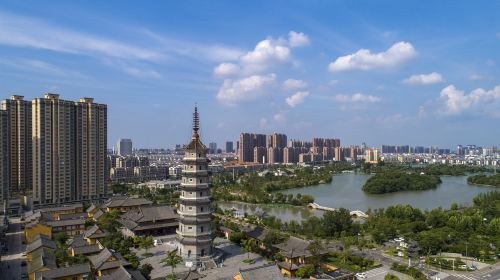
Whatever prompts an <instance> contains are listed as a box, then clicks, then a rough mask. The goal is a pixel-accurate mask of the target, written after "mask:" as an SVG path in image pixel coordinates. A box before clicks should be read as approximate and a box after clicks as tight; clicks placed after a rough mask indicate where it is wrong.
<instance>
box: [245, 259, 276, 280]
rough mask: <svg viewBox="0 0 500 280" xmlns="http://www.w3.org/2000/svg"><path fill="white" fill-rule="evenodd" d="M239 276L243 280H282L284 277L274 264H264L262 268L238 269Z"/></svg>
mask: <svg viewBox="0 0 500 280" xmlns="http://www.w3.org/2000/svg"><path fill="white" fill-rule="evenodd" d="M240 275H241V278H242V279H243V280H257V279H265V280H283V279H285V277H284V276H283V275H282V274H281V272H280V269H279V268H278V266H277V265H276V264H274V263H270V264H265V265H262V266H257V267H252V268H245V269H240Z"/></svg>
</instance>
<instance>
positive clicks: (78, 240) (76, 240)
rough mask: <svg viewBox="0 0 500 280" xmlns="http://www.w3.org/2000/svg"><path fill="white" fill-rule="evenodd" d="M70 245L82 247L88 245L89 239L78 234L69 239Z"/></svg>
mask: <svg viewBox="0 0 500 280" xmlns="http://www.w3.org/2000/svg"><path fill="white" fill-rule="evenodd" d="M68 245H69V246H70V247H71V248H77V247H82V246H87V245H88V244H87V241H85V239H83V235H77V236H75V237H73V239H71V240H69V241H68Z"/></svg>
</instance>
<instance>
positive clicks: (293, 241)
mask: <svg viewBox="0 0 500 280" xmlns="http://www.w3.org/2000/svg"><path fill="white" fill-rule="evenodd" d="M310 244H311V242H310V241H308V240H304V239H300V238H297V237H293V236H290V237H289V238H288V239H287V240H285V241H284V242H282V243H280V244H276V245H274V247H276V248H278V249H279V250H280V253H281V255H283V256H285V257H289V258H291V257H294V258H295V257H299V256H306V257H310V256H312V254H311V252H310V251H309V249H308V248H309V245H310ZM327 250H328V249H327V246H326V245H325V246H323V250H322V251H323V252H322V253H326V251H327Z"/></svg>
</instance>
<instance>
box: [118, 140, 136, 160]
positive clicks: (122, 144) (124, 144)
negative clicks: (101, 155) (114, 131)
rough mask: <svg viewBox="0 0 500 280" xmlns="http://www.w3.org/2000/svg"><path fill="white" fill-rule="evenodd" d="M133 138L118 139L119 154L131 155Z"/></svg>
mask: <svg viewBox="0 0 500 280" xmlns="http://www.w3.org/2000/svg"><path fill="white" fill-rule="evenodd" d="M132 148H133V146H132V140H131V139H118V142H117V143H116V151H117V152H118V155H119V156H131V155H132V153H133V150H132Z"/></svg>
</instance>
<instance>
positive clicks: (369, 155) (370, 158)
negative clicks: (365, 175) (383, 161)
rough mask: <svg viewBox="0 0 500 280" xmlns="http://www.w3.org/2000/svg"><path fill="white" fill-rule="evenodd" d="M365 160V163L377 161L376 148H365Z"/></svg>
mask: <svg viewBox="0 0 500 280" xmlns="http://www.w3.org/2000/svg"><path fill="white" fill-rule="evenodd" d="M365 162H366V163H378V162H379V154H378V149H375V148H373V149H365Z"/></svg>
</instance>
